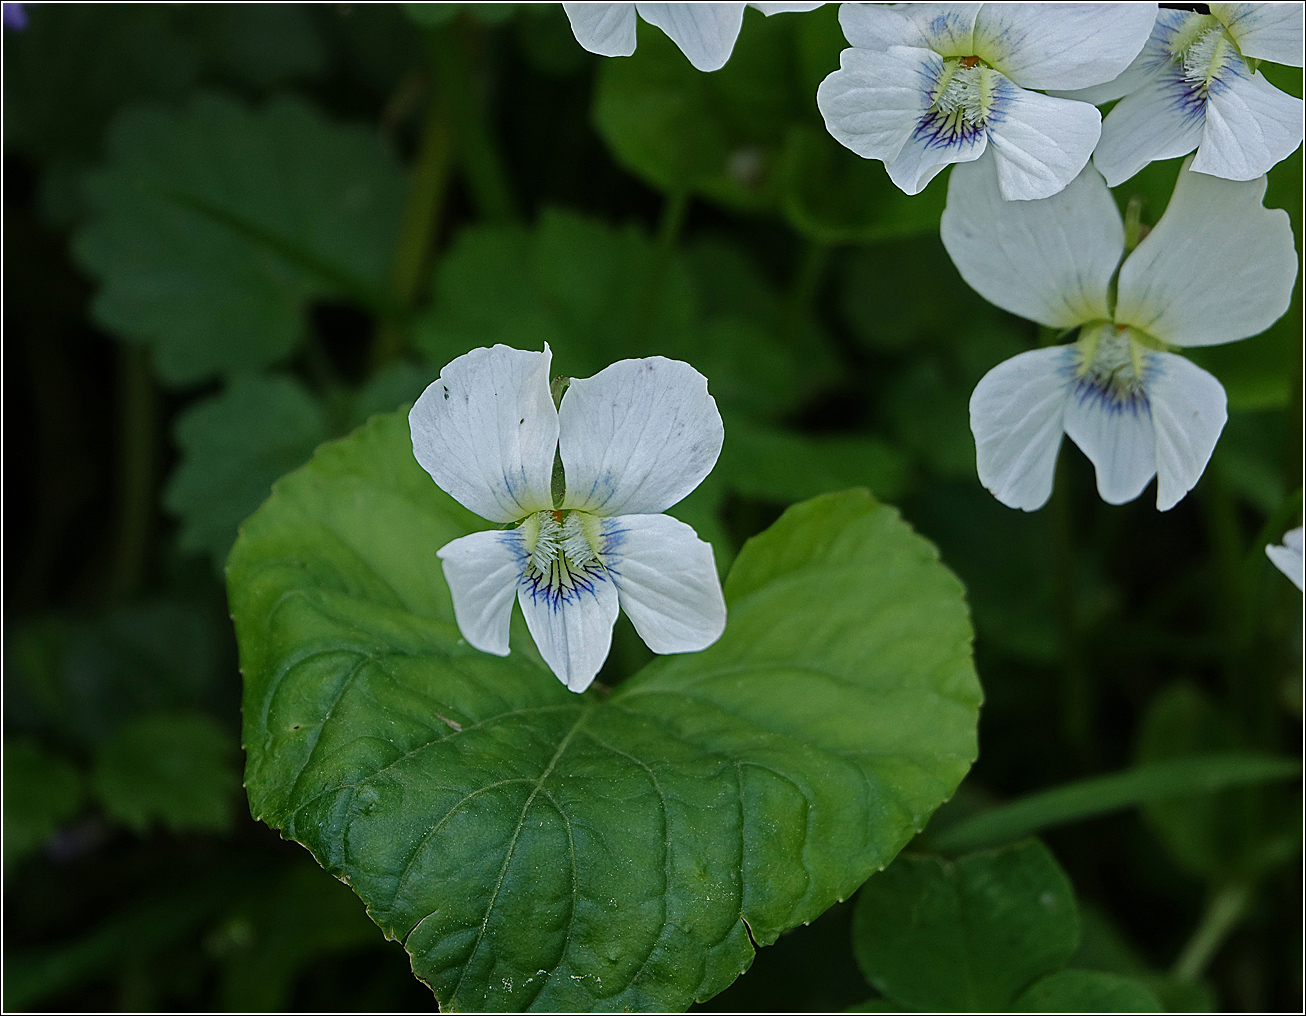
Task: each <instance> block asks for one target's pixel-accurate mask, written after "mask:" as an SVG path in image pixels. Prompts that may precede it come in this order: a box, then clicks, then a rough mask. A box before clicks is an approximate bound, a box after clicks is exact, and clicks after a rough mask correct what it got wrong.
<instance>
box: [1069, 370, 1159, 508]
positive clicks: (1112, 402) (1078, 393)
mask: <svg viewBox="0 0 1306 1016" xmlns="http://www.w3.org/2000/svg"><path fill="white" fill-rule="evenodd" d="M1065 423H1066V434H1068V435H1069V436H1070V439H1071V440H1072V441H1074V442H1075V444H1077V445H1079V448H1080V450H1081V451H1082V452H1083V453H1084V454H1085V455H1087V456H1088V458H1089V461H1091V462H1092V463H1093V468H1094V470H1096V472H1097V492H1098V494H1100V495H1101V497H1102V500H1103V501H1105V502H1107V504H1124V503H1125V502H1126V501H1132V500H1133V499H1134V498H1136V497H1138V495H1139V494H1141V493H1142V492H1143V488H1144V487H1146V486H1147V484H1148V482H1149V481H1150V480H1151V479H1152V477H1153V476H1155V475H1156V432H1155V430H1154V429H1153V426H1152V410H1151V406H1150V405H1149V404H1148V401H1147V398H1146V396H1145V395H1144V394H1142V393H1140V394H1138V395H1136V396H1135V397H1133V398H1124V399H1121V398H1117V397H1116V396H1115V394H1114V393H1113V392H1111V391H1110V390H1108V389H1105V388H1102V387H1100V386H1099V385H1097V384H1095V383H1094V382H1093V381H1092V379H1091V377H1086V378H1083V379H1080V380H1078V381H1076V382H1075V384H1074V385H1072V387H1071V389H1070V396H1069V398H1068V399H1067V400H1066V416H1065Z"/></svg>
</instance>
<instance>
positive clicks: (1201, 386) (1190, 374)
mask: <svg viewBox="0 0 1306 1016" xmlns="http://www.w3.org/2000/svg"><path fill="white" fill-rule="evenodd" d="M1145 385H1146V388H1147V398H1148V401H1149V402H1150V403H1151V405H1152V425H1153V426H1154V427H1155V428H1156V506H1157V508H1159V509H1160V510H1161V511H1163V512H1165V511H1169V510H1170V509H1171V508H1173V507H1174V506H1175V505H1176V504H1178V503H1179V501H1180V500H1181V499H1182V498H1183V496H1184V495H1185V494H1187V493H1188V492H1189V491H1190V490H1192V489H1193V486H1194V485H1195V484H1196V483H1197V481H1198V480H1199V479H1200V478H1201V475H1202V471H1203V470H1204V469H1205V468H1206V463H1207V462H1209V461H1210V459H1211V452H1213V451H1214V450H1215V442H1216V441H1217V440H1219V437H1220V431H1222V430H1223V429H1224V422H1225V420H1226V419H1228V413H1227V412H1226V405H1227V400H1226V399H1225V395H1224V387H1223V386H1222V385H1221V384H1220V382H1219V381H1217V380H1216V379H1215V378H1214V377H1212V376H1211V375H1210V374H1208V373H1207V372H1206V371H1204V370H1202V368H1201V367H1199V366H1197V364H1195V363H1193V362H1192V361H1191V360H1187V359H1185V358H1184V357H1182V356H1176V355H1175V354H1174V353H1151V352H1149V353H1148V357H1147V377H1146V381H1145Z"/></svg>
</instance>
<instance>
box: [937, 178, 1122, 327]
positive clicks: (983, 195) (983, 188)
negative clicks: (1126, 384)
mask: <svg viewBox="0 0 1306 1016" xmlns="http://www.w3.org/2000/svg"><path fill="white" fill-rule="evenodd" d="M939 232H940V233H941V235H942V237H943V245H944V247H946V248H947V250H948V254H949V255H951V257H952V261H953V264H955V265H956V266H957V271H959V272H960V273H961V277H962V278H963V279H965V280H966V282H967V283H968V284H969V285H970V287H971V288H972V289H974V290H975V291H976V292H977V293H979V294H980V295H981V296H982V297H984V298H985V299H986V300H988V301H989V302H990V303H995V304H997V305H998V306H999V307H1001V308H1003V310H1009V311H1011V312H1012V313H1013V314H1019V315H1020V316H1021V317H1026V318H1030V319H1031V320H1033V321H1037V322H1039V323H1040V324H1044V325H1048V326H1049V327H1051V328H1071V327H1074V326H1075V325H1080V324H1084V323H1085V322H1087V321H1093V320H1105V319H1106V318H1108V317H1109V316H1110V314H1109V311H1108V307H1107V292H1108V287H1109V285H1110V282H1111V276H1112V275H1114V274H1115V270H1116V265H1117V264H1119V262H1120V255H1121V254H1123V253H1124V249H1125V228H1124V224H1123V223H1122V222H1121V221H1120V213H1119V212H1118V211H1117V210H1116V204H1115V201H1114V200H1113V199H1112V197H1111V192H1110V191H1108V190H1107V188H1106V184H1105V183H1103V182H1102V177H1101V176H1099V175H1098V174H1097V172H1096V171H1095V170H1094V169H1093V168H1092V167H1085V169H1084V171H1083V172H1081V173H1080V174H1079V176H1077V177H1076V178H1075V179H1074V180H1072V181H1071V182H1070V184H1069V185H1068V186H1067V187H1066V189H1065V190H1063V191H1062V192H1061V193H1060V194H1055V195H1053V196H1052V197H1050V198H1044V199H1043V200H1042V201H1007V200H1005V199H1004V198H1003V197H1002V193H1001V192H1000V191H999V190H998V180H997V167H996V166H995V165H994V164H993V160H992V159H990V158H983V159H980V160H979V161H978V162H975V163H972V164H971V165H968V166H958V167H957V168H956V169H954V170H953V172H952V178H951V180H949V181H948V204H947V207H946V208H945V209H944V211H943V219H942V221H941V222H940V226H939Z"/></svg>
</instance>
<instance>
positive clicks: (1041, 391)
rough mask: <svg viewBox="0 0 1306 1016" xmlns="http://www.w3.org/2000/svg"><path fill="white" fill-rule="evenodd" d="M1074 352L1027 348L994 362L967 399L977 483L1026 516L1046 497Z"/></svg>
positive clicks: (1054, 347)
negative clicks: (992, 366)
mask: <svg viewBox="0 0 1306 1016" xmlns="http://www.w3.org/2000/svg"><path fill="white" fill-rule="evenodd" d="M1074 367H1075V357H1074V348H1073V347H1071V346H1053V347H1051V348H1049V349H1031V350H1030V351H1029V352H1028V353H1021V354H1020V355H1019V356H1013V357H1012V358H1011V359H1010V360H1006V361H1004V362H1003V363H1000V364H998V365H997V366H996V367H994V368H993V369H992V370H991V371H989V372H988V373H987V374H985V375H984V377H983V378H981V379H980V383H979V384H978V385H976V386H975V391H974V393H973V394H972V395H971V397H970V429H971V432H972V433H973V434H974V435H975V467H976V470H977V472H978V473H979V479H980V483H982V484H984V486H985V487H987V488H988V489H989V491H990V492H991V493H992V494H993V496H994V497H996V498H997V499H998V500H999V501H1001V502H1002V503H1003V504H1005V505H1007V506H1008V507H1009V508H1020V509H1023V510H1024V511H1027V512H1032V511H1034V510H1035V509H1037V508H1041V507H1043V505H1044V504H1046V503H1047V499H1048V497H1049V496H1050V495H1051V493H1052V477H1053V473H1054V472H1055V471H1056V464H1057V450H1058V449H1059V448H1060V447H1061V434H1062V431H1063V429H1064V427H1063V416H1064V414H1065V407H1066V398H1067V393H1068V392H1069V386H1070V381H1071V377H1072V376H1073V373H1074Z"/></svg>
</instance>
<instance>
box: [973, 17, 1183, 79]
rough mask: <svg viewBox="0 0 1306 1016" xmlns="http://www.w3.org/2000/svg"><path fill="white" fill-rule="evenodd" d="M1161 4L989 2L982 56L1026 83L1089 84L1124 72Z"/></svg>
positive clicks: (980, 33)
mask: <svg viewBox="0 0 1306 1016" xmlns="http://www.w3.org/2000/svg"><path fill="white" fill-rule="evenodd" d="M1156 10H1157V6H1156V4H1149V3H1129V4H1108V3H1097V4H1092V3H1087V4H1086V3H1047V4H1009V3H1008V4H1001V3H999V4H984V5H983V6H981V7H980V11H979V16H978V17H977V18H976V19H975V49H974V53H975V55H976V56H978V57H980V58H982V59H983V60H985V61H986V62H987V63H988V64H989V65H990V66H992V67H996V68H997V69H998V70H1000V71H1002V73H1003V74H1005V75H1007V77H1009V78H1011V80H1012V81H1014V82H1016V84H1018V85H1021V86H1023V87H1025V88H1086V87H1088V86H1089V85H1100V84H1102V83H1103V82H1105V81H1110V80H1111V79H1112V78H1114V77H1116V76H1117V75H1119V74H1120V73H1121V72H1122V71H1124V69H1125V68H1126V67H1128V66H1129V64H1130V63H1131V62H1132V61H1133V59H1134V57H1136V56H1138V54H1139V53H1140V52H1141V51H1142V49H1143V44H1144V43H1146V42H1147V37H1148V36H1149V35H1150V34H1151V32H1152V26H1153V25H1154V24H1155V23H1156Z"/></svg>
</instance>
